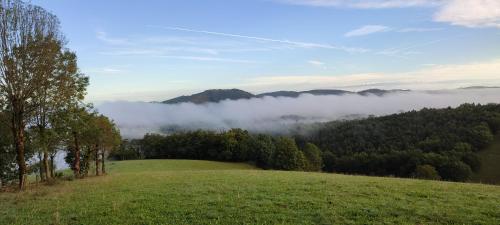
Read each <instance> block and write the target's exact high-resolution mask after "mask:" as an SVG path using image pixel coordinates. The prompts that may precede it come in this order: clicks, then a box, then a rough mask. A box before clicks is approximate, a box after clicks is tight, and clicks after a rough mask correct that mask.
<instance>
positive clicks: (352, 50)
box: [149, 25, 369, 53]
mask: <svg viewBox="0 0 500 225" xmlns="http://www.w3.org/2000/svg"><path fill="white" fill-rule="evenodd" d="M149 27H153V28H161V29H166V30H176V31H184V32H192V33H201V34H209V35H215V36H224V37H232V38H243V39H251V40H256V41H264V42H274V43H281V44H286V45H291V46H294V47H301V48H320V49H332V50H340V51H345V52H349V53H363V52H368V51H369V50H368V49H365V48H356V47H354V48H353V47H345V46H337V45H332V44H322V43H313V42H300V41H290V40H281V39H273V38H267V37H257V36H248V35H241V34H230V33H222V32H214V31H206V30H194V29H189V28H183V27H165V26H153V25H150V26H149Z"/></svg>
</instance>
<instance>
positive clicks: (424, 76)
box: [246, 59, 500, 91]
mask: <svg viewBox="0 0 500 225" xmlns="http://www.w3.org/2000/svg"><path fill="white" fill-rule="evenodd" d="M246 83H248V85H247V86H246V87H247V88H248V89H250V90H257V91H260V90H269V89H299V90H303V89H312V88H346V87H378V88H408V89H442V88H446V89H448V88H453V87H464V86H476V85H484V86H491V85H493V86H498V85H500V59H495V60H491V61H486V62H475V63H469V64H458V65H432V66H425V68H423V69H420V70H417V71H412V72H405V73H364V74H350V75H342V76H315V75H313V76H266V77H258V78H252V79H249V80H247V81H246Z"/></svg>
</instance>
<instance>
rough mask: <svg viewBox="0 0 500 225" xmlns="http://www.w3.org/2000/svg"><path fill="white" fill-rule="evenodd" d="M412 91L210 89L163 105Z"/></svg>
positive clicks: (378, 94)
mask: <svg viewBox="0 0 500 225" xmlns="http://www.w3.org/2000/svg"><path fill="white" fill-rule="evenodd" d="M409 91H410V90H404V89H391V90H384V89H376V88H373V89H366V90H362V91H358V92H354V91H346V90H340V89H313V90H308V91H284V90H282V91H274V92H265V93H261V94H252V93H250V92H247V91H244V90H241V89H236V88H233V89H209V90H205V91H203V92H199V93H195V94H192V95H182V96H179V97H175V98H172V99H169V100H165V101H162V102H161V103H163V104H178V103H194V104H205V103H217V102H220V101H223V100H240V99H251V98H264V97H289V98H297V97H299V96H300V95H303V94H311V95H316V96H325V95H337V96H341V95H346V94H357V95H361V96H367V95H376V96H383V95H386V94H389V93H395V92H409Z"/></svg>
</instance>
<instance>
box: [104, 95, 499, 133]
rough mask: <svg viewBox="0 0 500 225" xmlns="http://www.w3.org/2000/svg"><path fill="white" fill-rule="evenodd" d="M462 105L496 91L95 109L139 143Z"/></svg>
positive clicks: (491, 99) (489, 98)
mask: <svg viewBox="0 0 500 225" xmlns="http://www.w3.org/2000/svg"><path fill="white" fill-rule="evenodd" d="M463 103H482V104H485V103H500V89H496V88H490V89H462V90H447V91H425V92H424V91H419V92H416V91H412V92H400V93H392V94H387V95H385V96H375V95H369V96H360V95H354V94H352V95H343V96H333V95H328V96H313V95H309V94H305V95H301V96H299V97H298V98H288V97H278V98H274V97H265V98H254V99H245V100H236V101H231V100H226V101H222V102H219V103H208V104H203V105H196V104H192V103H181V104H175V105H166V104H160V103H145V102H123V101H121V102H105V103H102V104H100V105H98V106H97V109H98V110H99V112H100V113H102V114H104V115H106V116H108V117H110V118H112V119H113V120H114V121H115V122H116V124H117V125H118V127H119V128H120V131H121V133H122V136H123V137H125V138H139V137H142V136H143V135H144V134H146V133H168V132H171V131H174V130H195V129H210V130H226V129H230V128H242V129H247V130H250V131H255V132H286V130H287V129H288V128H289V127H290V126H291V125H293V124H297V123H313V122H326V121H331V120H337V119H346V118H347V119H348V118H353V117H360V116H368V115H375V116H380V115H387V114H392V113H397V112H402V111H409V110H414V109H415V110H419V109H422V108H424V107H428V108H444V107H448V106H451V107H456V106H458V105H460V104H463Z"/></svg>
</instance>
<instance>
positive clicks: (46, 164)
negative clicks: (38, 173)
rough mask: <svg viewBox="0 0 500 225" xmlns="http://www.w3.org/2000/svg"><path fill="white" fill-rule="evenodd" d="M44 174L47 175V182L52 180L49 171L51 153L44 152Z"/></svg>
mask: <svg viewBox="0 0 500 225" xmlns="http://www.w3.org/2000/svg"><path fill="white" fill-rule="evenodd" d="M43 173H44V175H45V177H44V178H45V180H46V181H48V180H49V179H50V177H49V176H50V175H49V174H50V171H49V152H48V151H47V150H44V152H43Z"/></svg>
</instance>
